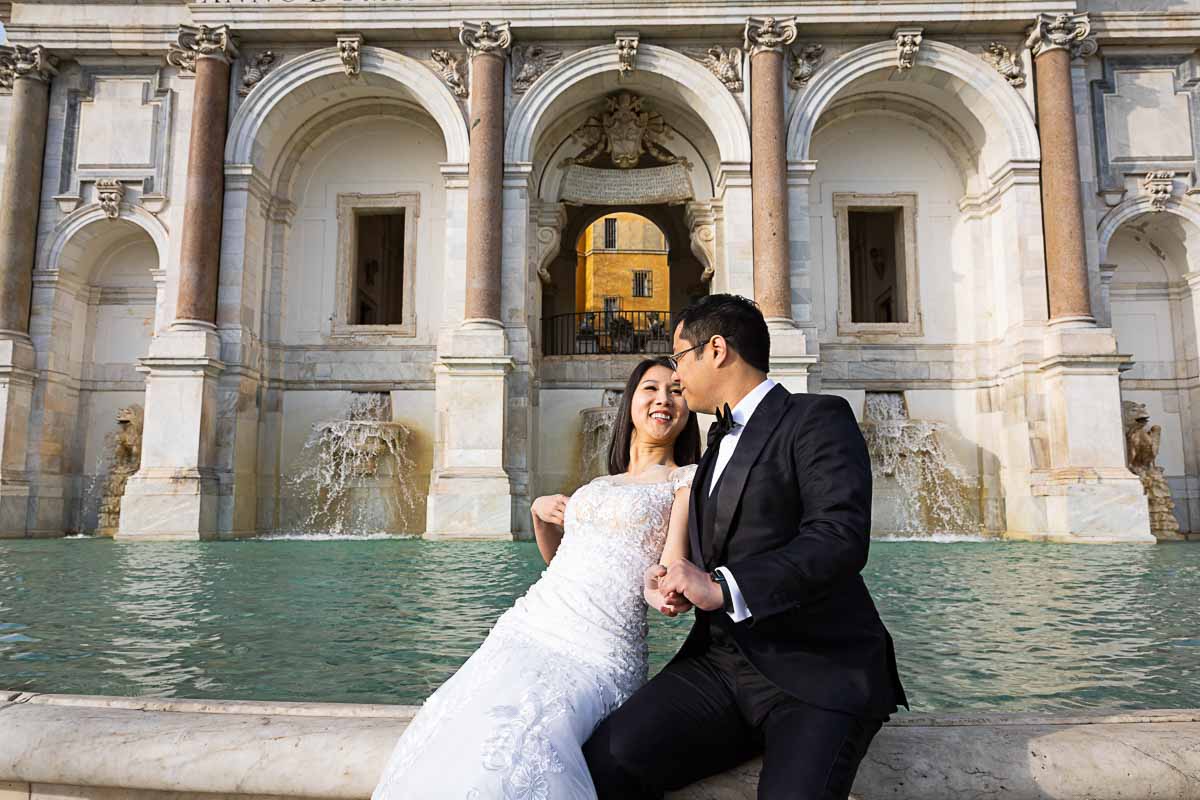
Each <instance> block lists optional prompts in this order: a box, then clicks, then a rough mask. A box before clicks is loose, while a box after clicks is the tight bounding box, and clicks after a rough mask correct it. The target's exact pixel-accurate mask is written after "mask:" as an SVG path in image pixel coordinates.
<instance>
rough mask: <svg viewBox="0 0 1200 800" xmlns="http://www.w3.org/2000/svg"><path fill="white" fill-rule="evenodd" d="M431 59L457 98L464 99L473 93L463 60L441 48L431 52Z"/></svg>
mask: <svg viewBox="0 0 1200 800" xmlns="http://www.w3.org/2000/svg"><path fill="white" fill-rule="evenodd" d="M429 57H430V58H431V59H432V60H433V63H435V64H437V68H438V74H440V75H441V76H442V80H443V81H445V82H446V85H447V86H449V87H450V91H452V92H454V96H455V97H458V98H463V97H466V96H468V95H469V94H470V93H471V91H470V89H468V88H467V75H466V70H465V69H464V64H463V62H462V59H461V58H459V57H458V56H457V55H455V54H454V53H451V52H450V51H449V50H446V49H444V48H441V47H435V48H434V49H432V50H430V51H429Z"/></svg>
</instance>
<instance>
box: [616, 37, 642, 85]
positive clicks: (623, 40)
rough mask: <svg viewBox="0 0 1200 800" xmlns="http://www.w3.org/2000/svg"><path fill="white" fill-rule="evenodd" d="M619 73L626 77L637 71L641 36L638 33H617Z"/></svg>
mask: <svg viewBox="0 0 1200 800" xmlns="http://www.w3.org/2000/svg"><path fill="white" fill-rule="evenodd" d="M616 40H617V71H618V72H619V73H620V74H621V75H626V74H628V73H630V72H633V71H634V70H635V69H637V52H638V44H639V43H640V42H641V36H640V35H639V34H638V33H637V31H617V33H616Z"/></svg>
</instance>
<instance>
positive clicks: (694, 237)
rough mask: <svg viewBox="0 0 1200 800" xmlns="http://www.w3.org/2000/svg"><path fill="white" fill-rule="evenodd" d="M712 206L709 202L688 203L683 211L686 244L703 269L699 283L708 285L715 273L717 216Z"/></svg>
mask: <svg viewBox="0 0 1200 800" xmlns="http://www.w3.org/2000/svg"><path fill="white" fill-rule="evenodd" d="M712 206H713V204H712V203H711V202H709V203H688V204H687V208H686V209H685V218H686V221H687V228H688V243H689V244H690V245H691V248H692V253H693V254H694V255H695V256H696V259H697V260H698V261H699V262H700V265H701V266H702V267H704V272H703V274H701V276H700V282H701V283H710V282H711V281H712V279H713V275H715V274H716V271H717V269H716V267H717V215H716V213H715V212H714V211H713V207H712Z"/></svg>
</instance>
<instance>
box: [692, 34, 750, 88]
mask: <svg viewBox="0 0 1200 800" xmlns="http://www.w3.org/2000/svg"><path fill="white" fill-rule="evenodd" d="M683 52H684V54H685V55H687V56H689V57H690V58H694V59H695V60H697V61H699V62H700V63H701V64H703V65H704V66H706V67H708V71H709V72H711V73H712V74H713V75H716V76H717V79H718V80H720V81H721V83H723V84H725V88H726V89H728V90H729V91H731V92H740V91H742V88H743V87H744V85H745V84H743V83H742V51H741V48H738V47H721V46H720V45H713V46H712V47H710V48H708V49H707V50H684V51H683Z"/></svg>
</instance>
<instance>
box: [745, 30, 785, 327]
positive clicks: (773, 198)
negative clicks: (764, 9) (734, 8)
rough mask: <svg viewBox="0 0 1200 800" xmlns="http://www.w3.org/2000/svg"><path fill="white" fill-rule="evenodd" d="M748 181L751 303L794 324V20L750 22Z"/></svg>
mask: <svg viewBox="0 0 1200 800" xmlns="http://www.w3.org/2000/svg"><path fill="white" fill-rule="evenodd" d="M745 40H746V41H745V44H746V51H747V52H748V53H749V54H750V148H751V152H750V180H751V190H752V193H753V200H754V299H755V301H756V302H757V303H758V305H759V308H761V309H762V312H763V316H765V317H766V318H767V319H768V320H774V321H786V322H787V323H788V324H789V325H790V323H791V319H792V290H791V281H790V280H789V273H788V271H789V267H790V264H789V261H790V259H789V257H788V239H789V237H788V186H787V179H788V175H787V149H786V144H787V124H786V122H785V120H784V109H783V66H784V64H783V61H784V48H785V47H787V46H788V45H790V44H792V42H794V41H796V20H795V18H789V19H775V18H774V17H750V18H749V20H747V22H746V30H745Z"/></svg>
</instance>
